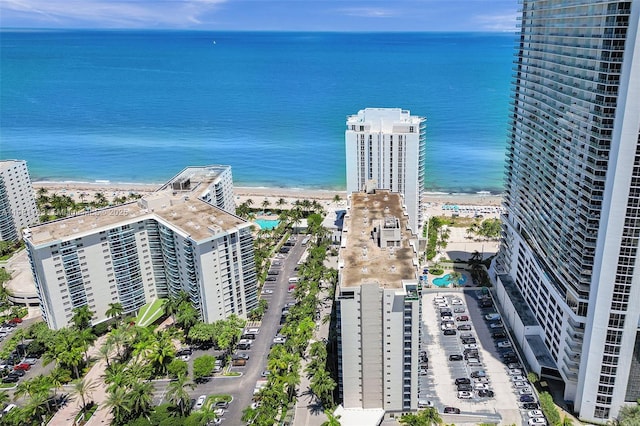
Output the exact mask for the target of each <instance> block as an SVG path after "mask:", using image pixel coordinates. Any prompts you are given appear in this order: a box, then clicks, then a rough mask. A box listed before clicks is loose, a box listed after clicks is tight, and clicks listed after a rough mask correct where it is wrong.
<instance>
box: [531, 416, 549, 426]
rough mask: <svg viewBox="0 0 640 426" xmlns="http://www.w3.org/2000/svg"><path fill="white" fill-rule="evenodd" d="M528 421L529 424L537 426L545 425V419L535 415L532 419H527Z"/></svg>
mask: <svg viewBox="0 0 640 426" xmlns="http://www.w3.org/2000/svg"><path fill="white" fill-rule="evenodd" d="M528 423H529V425H531V426H538V425H540V426H542V425H546V424H547V421H546V420H545V419H543V418H540V417H536V418H533V419H529V422H528Z"/></svg>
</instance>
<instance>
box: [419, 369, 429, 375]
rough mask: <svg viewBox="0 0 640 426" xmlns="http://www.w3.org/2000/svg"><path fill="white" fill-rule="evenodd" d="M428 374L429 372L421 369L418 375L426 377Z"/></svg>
mask: <svg viewBox="0 0 640 426" xmlns="http://www.w3.org/2000/svg"><path fill="white" fill-rule="evenodd" d="M427 374H429V372H428V371H427V369H426V368H420V370H418V375H420V376H426V375H427Z"/></svg>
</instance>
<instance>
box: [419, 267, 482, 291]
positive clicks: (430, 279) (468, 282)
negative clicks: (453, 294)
mask: <svg viewBox="0 0 640 426" xmlns="http://www.w3.org/2000/svg"><path fill="white" fill-rule="evenodd" d="M454 271H455V272H460V273H461V274H462V275H464V276H465V278H466V279H467V280H466V281H465V284H464V285H461V286H460V287H465V288H468V287H475V286H474V285H473V280H472V279H471V274H469V272H467V271H464V270H461V269H455V270H454V269H444V273H443V274H442V275H433V274H432V273H431V272H429V273H428V274H427V279H428V283H429V288H435V287H437V288H451V286H449V285H447V286H444V287H440V286H439V285H436V284H434V283H433V280H434V279H436V278H442V277H444V276H446V275H447V274H450V273H451V272H454Z"/></svg>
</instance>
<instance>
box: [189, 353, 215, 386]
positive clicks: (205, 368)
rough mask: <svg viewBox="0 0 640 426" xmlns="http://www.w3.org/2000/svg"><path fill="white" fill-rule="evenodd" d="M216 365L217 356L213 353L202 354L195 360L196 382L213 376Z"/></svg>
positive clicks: (194, 373) (194, 372) (194, 376)
mask: <svg viewBox="0 0 640 426" xmlns="http://www.w3.org/2000/svg"><path fill="white" fill-rule="evenodd" d="M215 366H216V358H215V357H214V356H211V355H202V356H199V357H198V358H196V359H194V360H193V380H195V381H196V382H198V381H200V380H202V379H203V378H205V377H209V376H211V374H212V373H213V369H214V368H215Z"/></svg>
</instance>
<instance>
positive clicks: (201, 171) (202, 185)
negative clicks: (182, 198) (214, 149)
mask: <svg viewBox="0 0 640 426" xmlns="http://www.w3.org/2000/svg"><path fill="white" fill-rule="evenodd" d="M166 190H171V191H174V192H176V193H182V194H193V196H196V197H198V198H200V199H201V200H204V201H206V202H207V203H209V204H211V205H214V206H216V207H219V208H221V209H222V210H224V211H226V212H227V213H231V214H235V213H236V204H235V201H234V199H233V177H232V174H231V166H225V165H212V166H189V167H186V168H185V169H184V170H182V171H181V172H180V173H178V174H177V175H175V176H174V177H172V178H171V179H169V181H168V182H167V183H165V184H164V185H162V186H161V187H160V189H158V191H166Z"/></svg>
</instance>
